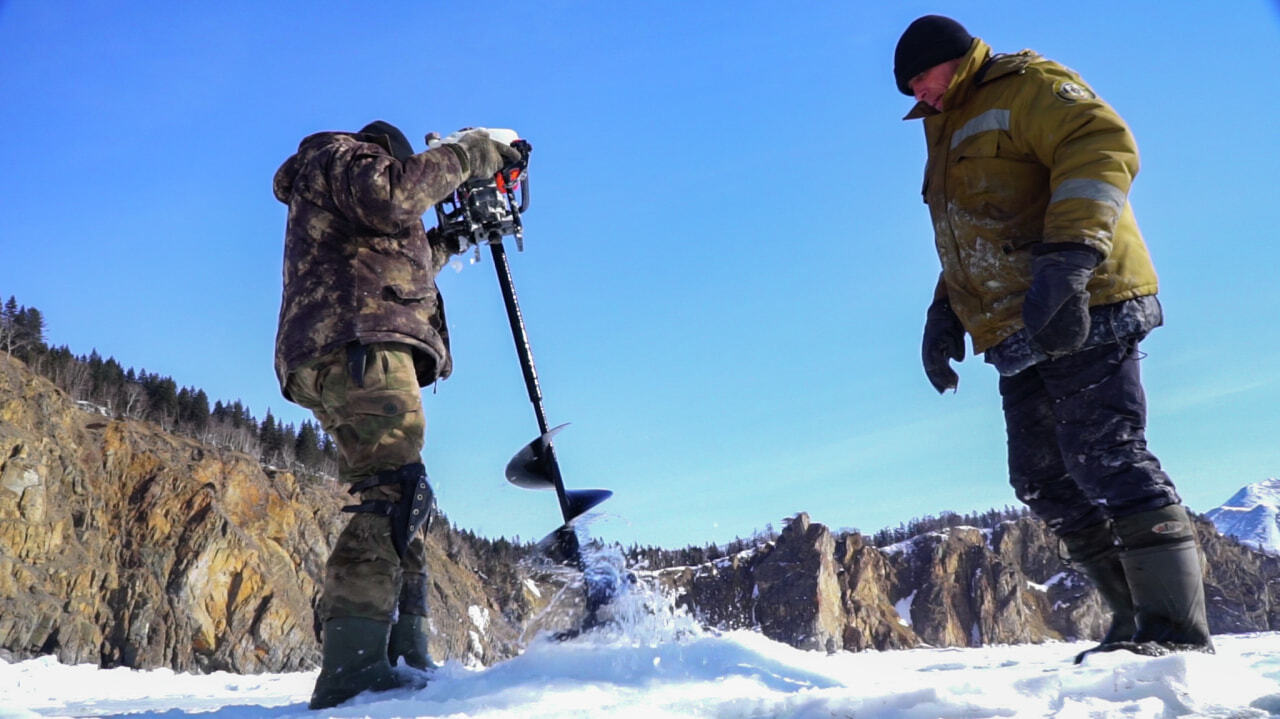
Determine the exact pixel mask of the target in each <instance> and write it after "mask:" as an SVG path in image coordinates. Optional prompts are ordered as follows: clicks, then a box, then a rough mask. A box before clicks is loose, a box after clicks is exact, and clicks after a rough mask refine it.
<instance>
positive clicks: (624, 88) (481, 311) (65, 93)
mask: <svg viewBox="0 0 1280 719" xmlns="http://www.w3.org/2000/svg"><path fill="white" fill-rule="evenodd" d="M369 5H370V6H372V5H373V4H369ZM364 8H365V6H364V5H363V4H361V5H357V4H354V3H337V2H329V3H325V2H293V3H247V2H230V3H217V4H208V3H172V2H130V3H105V2H74V3H73V2H30V1H27V2H22V1H17V2H15V1H13V0H10V1H9V2H4V3H0V97H3V98H4V100H3V103H0V127H2V128H3V130H4V131H3V133H0V156H2V157H3V158H4V170H5V171H4V172H0V217H3V218H4V221H3V223H0V296H3V298H7V297H8V296H9V295H16V296H17V297H18V300H19V302H20V303H22V304H25V305H28V306H35V307H38V308H39V309H40V310H42V311H43V312H44V314H45V317H46V320H47V325H48V327H47V335H48V339H49V340H50V341H51V342H53V343H55V344H66V345H68V346H70V347H71V349H72V350H73V351H75V352H77V353H85V354H87V353H88V352H89V351H90V350H91V349H97V350H98V351H99V352H100V353H101V354H103V355H104V356H114V357H115V358H116V359H117V360H119V361H120V362H121V363H122V364H124V365H125V366H133V367H136V368H146V369H147V370H149V371H153V372H160V373H162V374H167V375H170V376H172V377H173V378H174V379H175V380H176V381H177V382H178V383H179V384H180V385H184V386H195V387H200V388H202V389H204V390H206V391H207V392H208V393H209V395H210V397H211V398H213V399H224V400H230V399H241V400H243V401H244V402H246V403H247V404H248V406H249V407H250V408H251V410H252V411H253V412H254V413H255V414H256V415H257V416H258V417H259V418H261V417H263V416H264V415H265V413H266V410H267V409H268V408H270V409H271V411H272V412H273V413H274V414H275V415H276V416H278V417H280V418H282V419H284V420H285V421H289V422H293V423H295V424H296V423H298V422H300V421H302V420H303V419H306V418H308V417H309V414H308V413H306V412H305V411H304V410H301V409H300V408H297V407H294V406H292V405H290V404H289V403H287V402H286V401H284V400H283V399H282V398H281V397H280V395H279V393H278V390H277V387H276V381H275V377H274V374H273V371H272V359H271V357H272V346H273V341H274V334H275V322H276V314H277V311H278V308H279V292H280V262H281V248H282V239H283V228H284V220H285V208H284V206H283V205H281V204H279V203H278V202H276V201H275V199H274V198H273V197H272V194H271V177H272V174H273V173H274V171H275V169H276V167H278V166H279V164H280V163H281V162H282V161H283V160H284V159H285V158H286V157H287V156H288V155H289V154H291V152H292V151H293V150H294V148H296V146H297V143H298V141H299V140H300V139H301V138H302V137H303V136H305V135H307V134H309V133H312V132H315V131H319V130H340V129H356V128H358V127H360V126H362V125H364V124H365V123H366V122H368V121H370V120H373V119H379V118H380V119H385V120H388V121H390V122H393V123H395V124H397V125H399V126H400V127H401V128H402V129H403V130H404V131H405V134H406V135H408V136H409V137H410V139H411V140H413V141H414V142H415V144H416V145H417V146H418V147H421V137H422V135H423V134H424V133H426V132H427V131H431V130H436V131H440V132H443V133H448V132H450V131H452V130H454V129H457V128H459V127H463V126H471V125H485V126H493V127H512V128H515V129H516V130H518V131H519V132H520V133H521V134H522V135H523V136H524V137H526V138H528V139H529V140H530V142H531V143H532V144H533V147H534V152H533V157H532V161H531V189H532V194H533V205H532V207H531V208H530V210H529V212H528V213H527V215H526V218H525V219H526V228H527V232H526V251H525V252H524V253H523V254H519V255H516V254H514V253H513V255H512V271H513V273H514V275H515V281H516V287H517V290H518V292H519V294H520V299H521V305H522V308H523V310H524V314H525V319H526V321H527V324H528V326H529V332H530V335H531V338H532V343H533V350H534V355H535V358H536V360H537V364H538V370H539V374H540V377H541V380H542V384H543V391H544V394H545V395H546V407H547V411H548V414H549V416H550V419H551V422H552V423H553V424H556V423H560V422H572V423H573V424H572V425H571V426H570V427H569V428H568V429H567V430H566V431H565V432H564V433H563V434H561V435H560V437H559V439H558V441H557V447H558V451H559V456H560V459H561V464H562V467H563V471H564V475H565V478H566V482H567V483H568V484H569V485H570V486H571V487H606V488H609V489H613V490H614V491H615V492H616V496H615V497H614V498H613V499H611V500H610V501H609V502H608V503H606V504H605V505H603V506H602V509H603V510H606V514H605V516H604V517H603V518H602V519H601V520H600V521H599V522H597V523H596V524H595V525H594V526H593V531H594V532H595V533H596V534H598V535H599V536H601V537H603V538H606V539H610V540H618V541H622V542H624V543H630V542H640V543H646V544H659V545H666V546H677V545H683V544H687V543H704V542H708V541H716V542H725V541H728V540H730V539H732V538H733V537H734V536H737V535H741V536H747V535H749V534H750V533H751V532H753V531H754V530H757V529H762V528H764V527H765V525H766V524H768V523H773V524H774V525H775V526H778V524H779V520H781V519H782V518H783V517H786V516H788V515H790V514H793V513H795V512H797V511H807V512H809V513H810V515H811V516H812V517H813V518H814V519H815V520H817V521H821V522H824V523H827V524H829V525H831V526H833V527H837V528H839V527H856V528H859V529H862V530H864V531H868V532H869V531H875V530H876V529H879V528H881V527H884V526H888V525H896V524H897V523H898V522H899V521H904V520H907V519H910V518H911V517H915V516H921V515H925V514H936V513H938V512H941V511H944V510H955V511H970V510H982V509H987V508H989V507H993V506H1003V505H1005V504H1013V503H1015V500H1014V498H1013V495H1012V491H1011V490H1010V489H1009V488H1008V485H1007V481H1006V476H1007V473H1006V468H1005V444H1004V425H1003V420H1002V417H1001V414H1000V404H999V397H998V395H997V392H996V387H995V384H996V374H995V372H994V370H992V369H991V368H990V367H988V366H986V365H985V364H983V363H982V362H981V360H980V359H978V360H975V359H973V358H970V359H969V360H967V361H966V362H965V363H964V364H963V365H960V367H959V372H960V376H961V383H960V388H959V392H958V393H956V394H948V395H947V396H944V397H939V396H938V395H937V394H935V393H934V391H933V389H932V388H931V387H930V386H929V384H928V382H927V381H926V380H925V377H924V374H923V371H922V370H921V368H920V362H919V345H920V330H921V327H922V325H923V317H924V309H925V307H926V306H927V305H928V302H929V299H930V297H931V291H932V288H933V284H934V281H935V279H936V277H937V271H938V264H937V258H936V255H935V254H934V251H933V247H932V235H931V230H930V225H929V221H928V216H927V212H926V210H925V207H924V206H923V205H922V204H921V202H920V199H919V197H920V196H919V194H918V193H919V187H920V180H921V171H922V168H923V163H924V146H923V140H922V131H921V129H920V126H919V124H918V123H908V122H903V121H901V120H900V119H899V118H901V116H902V115H903V114H904V113H905V112H906V111H907V110H908V109H909V107H910V104H911V102H910V101H909V100H908V99H907V98H906V97H904V96H902V95H900V94H898V92H897V90H896V89H895V87H894V84H893V80H892V76H891V67H892V55H893V47H894V44H895V43H896V41H897V38H898V36H899V34H900V33H901V32H902V30H903V29H904V28H905V27H906V25H907V24H908V23H909V22H910V21H911V20H913V19H914V18H916V17H918V16H919V15H922V14H927V13H932V12H937V13H943V14H947V15H951V16H952V17H955V18H957V19H958V20H960V21H961V22H963V23H964V24H965V25H966V26H967V27H968V28H969V30H970V31H971V32H973V33H974V34H976V35H979V36H981V37H983V38H984V39H985V40H987V41H988V42H989V43H990V44H991V45H992V46H993V47H994V48H996V50H997V51H1015V50H1019V49H1022V48H1024V47H1030V48H1034V49H1036V50H1038V51H1040V52H1042V53H1043V54H1045V55H1047V56H1049V57H1051V58H1054V59H1057V60H1059V61H1061V62H1063V63H1065V64H1067V65H1068V66H1070V67H1072V68H1074V69H1076V70H1078V71H1079V72H1081V73H1082V74H1083V76H1084V78H1085V79H1086V80H1087V81H1088V82H1089V83H1090V84H1091V85H1092V86H1093V88H1094V89H1095V90H1096V91H1097V92H1098V93H1099V94H1100V95H1101V96H1102V97H1104V98H1106V99H1107V100H1108V101H1110V102H1111V103H1112V105H1114V106H1115V108H1116V109H1117V110H1118V111H1119V112H1120V113H1121V114H1122V115H1123V116H1124V117H1125V118H1126V120H1128V122H1129V124H1130V125H1131V127H1132V128H1133V130H1134V133H1135V135H1136V137H1137V139H1138V143H1139V147H1140V149H1141V153H1142V172H1141V174H1140V175H1139V177H1138V179H1137V181H1136V183H1135V185H1134V189H1133V192H1132V195H1131V200H1132V203H1133V205H1134V208H1135V211H1136V213H1137V217H1138V221H1139V224H1140V225H1141V227H1142V230H1143V232H1144V234H1145V236H1146V238H1147V242H1148V244H1149V246H1150V248H1151V251H1152V254H1153V257H1154V259H1155V263H1156V268H1157V270H1158V272H1159V274H1160V280H1161V293H1160V298H1161V301H1162V302H1163V303H1164V306H1165V311H1166V326H1165V327H1163V328H1161V329H1159V330H1157V331H1156V332H1155V333H1154V334H1153V335H1152V336H1151V337H1150V338H1149V339H1148V340H1147V341H1146V342H1145V343H1144V345H1143V349H1144V350H1145V351H1146V352H1147V353H1148V358H1147V360H1146V361H1145V362H1144V366H1143V371H1144V377H1145V382H1146V388H1147V394H1148V398H1149V404H1150V414H1151V416H1150V427H1149V439H1150V443H1151V447H1152V448H1153V449H1154V451H1155V452H1156V454H1157V455H1158V456H1159V457H1160V458H1161V460H1162V461H1163V463H1164V465H1165V466H1166V468H1167V469H1168V470H1169V472H1170V474H1171V475H1172V476H1173V478H1174V480H1175V482H1176V483H1177V485H1178V487H1179V489H1180V491H1181V492H1182V494H1183V496H1184V498H1185V499H1186V501H1187V503H1188V505H1189V506H1190V507H1191V508H1192V509H1194V510H1197V511H1206V510H1208V509H1210V508H1211V507H1213V506H1216V505H1218V504H1220V503H1221V502H1223V501H1225V500H1226V499H1227V498H1229V497H1230V496H1231V495H1232V494H1233V493H1234V492H1235V491H1236V490H1237V489H1239V487H1240V486H1242V485H1244V484H1247V483H1249V482H1254V481H1258V480H1261V479H1264V478H1266V477H1270V476H1276V475H1278V474H1280V444H1278V443H1277V440H1276V437H1277V435H1278V434H1280V421H1278V420H1277V407H1278V406H1280V363H1278V362H1277V361H1276V357H1277V356H1280V331H1277V326H1278V320H1280V317H1278V316H1277V315H1278V314H1280V311H1278V310H1277V308H1280V289H1278V288H1277V283H1276V282H1275V276H1276V271H1277V267H1280V248H1278V246H1277V243H1276V241H1275V240H1276V228H1277V220H1278V219H1280V217H1278V215H1280V209H1278V207H1280V203H1278V202H1277V201H1276V182H1275V174H1274V173H1275V167H1276V165H1277V161H1278V160H1280V139H1277V133H1276V120H1275V118H1276V113H1277V110H1278V109H1280V103H1278V101H1277V91H1278V90H1280V83H1278V82H1277V81H1276V79H1275V66H1276V61H1277V59H1278V58H1277V50H1276V48H1277V47H1278V46H1280V45H1278V42H1277V41H1278V39H1280V38H1278V33H1277V29H1278V28H1280V13H1278V12H1277V7H1276V5H1275V4H1272V3H1265V2H1237V3H1232V4H1231V5H1230V8H1231V9H1230V11H1229V12H1227V11H1224V10H1223V9H1222V6H1215V5H1212V4H1210V3H1199V2H1160V3H1156V2H1131V3H1115V2H1093V1H1092V0H1087V1H1084V2H1076V3H1072V4H1071V6H1070V9H1069V10H1068V9H1065V8H1063V7H1062V6H1060V5H1051V4H1040V5H1037V4H1034V3H1025V2H982V3H977V2H937V3H920V2H899V3H877V4H873V3H830V2H791V3H786V4H781V3H765V2H734V3H728V2H722V3H721V2H714V3H676V2H653V3H626V4H622V3H603V2H594V3H593V2H522V3H506V2H494V3H485V4H484V5H483V6H476V5H474V4H466V3H456V4H444V3H408V2H406V3H400V4H396V3H385V4H378V5H377V9H364ZM511 249H512V250H514V248H511ZM465 259H466V258H463V261H460V262H459V263H458V265H457V267H455V268H446V269H445V270H444V272H443V274H442V275H441V278H440V285H441V288H442V290H443V292H444V294H445V296H446V300H447V302H448V309H449V320H450V325H451V331H452V339H453V347H454V353H455V367H456V370H455V374H454V376H453V377H452V378H451V379H449V380H448V381H446V382H443V383H440V384H439V385H438V387H436V388H435V389H434V390H432V389H431V388H428V389H427V390H426V391H425V392H424V401H425V404H426V409H427V417H428V422H429V429H428V436H427V449H426V451H425V459H426V462H427V466H428V469H429V471H430V473H431V477H432V481H433V484H434V485H435V486H436V489H437V493H438V495H439V497H440V502H441V505H442V507H443V509H444V510H445V512H446V513H447V514H448V515H449V516H450V518H451V519H452V520H454V521H455V522H457V523H458V524H459V525H461V526H463V527H469V528H472V529H474V530H476V531H478V532H480V533H482V534H485V535H489V536H497V535H505V536H508V537H510V536H516V535H518V536H520V537H522V538H526V539H534V538H537V537H540V536H542V534H544V533H545V532H546V531H549V530H550V529H552V528H553V527H554V526H555V523H556V520H557V519H558V512H557V509H556V505H555V501H554V498H553V497H552V495H551V494H550V493H534V492H529V491H527V490H521V489H517V488H515V487H511V486H509V485H507V484H506V483H505V481H504V480H503V479H502V476H501V472H502V468H503V466H504V465H505V463H506V461H507V459H508V458H509V457H510V455H511V454H512V453H514V452H515V451H516V450H517V449H519V447H520V446H522V445H523V444H524V443H526V442H528V441H529V440H530V439H532V437H533V435H534V434H535V432H536V427H535V424H534V419H533V414H532V411H531V409H530V407H529V404H528V400H527V398H526V396H525V393H524V389H523V384H522V379H521V375H520V371H519V367H518V364H517V360H516V355H515V351H514V348H513V346H512V344H511V338H510V334H509V332H508V329H507V326H506V323H505V316H504V314H503V309H502V303H501V298H500V296H499V293H498V288H497V282H496V280H495V278H494V275H493V269H492V266H491V263H490V262H489V259H488V257H487V255H486V256H485V258H484V260H483V261H482V262H481V263H480V264H468V263H467V262H465Z"/></svg>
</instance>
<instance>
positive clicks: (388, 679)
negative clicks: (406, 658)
mask: <svg viewBox="0 0 1280 719" xmlns="http://www.w3.org/2000/svg"><path fill="white" fill-rule="evenodd" d="M390 632H391V623H390V622H380V621H378V620H376V619H366V618H364V617H335V618H333V619H330V620H329V621H327V622H325V623H324V649H323V657H322V659H321V665H320V676H318V677H316V687H315V690H313V691H312V692H311V703H310V704H309V705H308V706H309V708H311V709H328V708H329V707H334V706H337V705H339V704H341V703H343V702H345V701H347V700H348V699H350V698H352V697H354V696H355V695H357V694H360V693H362V692H367V691H374V692H381V691H386V690H388V689H395V688H396V687H398V686H401V682H400V681H399V680H397V679H396V676H395V674H394V673H393V672H392V671H391V664H390V663H388V662H387V636H388V634H389V633H390Z"/></svg>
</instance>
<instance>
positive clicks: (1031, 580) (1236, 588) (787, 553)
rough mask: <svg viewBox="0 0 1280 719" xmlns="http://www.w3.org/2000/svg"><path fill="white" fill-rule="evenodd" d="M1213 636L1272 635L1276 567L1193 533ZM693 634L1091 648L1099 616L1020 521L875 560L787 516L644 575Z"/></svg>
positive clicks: (881, 645)
mask: <svg viewBox="0 0 1280 719" xmlns="http://www.w3.org/2000/svg"><path fill="white" fill-rule="evenodd" d="M1197 530H1198V532H1199V536H1200V543H1201V546H1202V547H1203V551H1204V556H1205V558H1206V562H1205V566H1206V569H1205V588H1206V598H1207V600H1208V610H1209V625H1210V628H1211V630H1212V631H1213V632H1215V633H1230V632H1251V631H1266V630H1274V629H1280V559H1277V558H1276V557H1272V556H1269V555H1265V554H1261V553H1258V552H1255V551H1253V550H1251V549H1249V548H1247V547H1245V546H1242V545H1241V544H1240V543H1238V542H1236V541H1234V540H1232V539H1229V538H1224V537H1222V536H1220V535H1219V534H1218V533H1217V532H1216V531H1215V530H1214V529H1213V525H1212V524H1210V523H1208V522H1204V521H1202V522H1199V523H1198V525H1197ZM653 576H654V577H655V578H656V580H657V581H659V582H661V583H662V584H664V585H665V586H666V587H667V588H668V591H670V592H672V593H673V594H674V595H675V596H676V598H677V599H676V601H677V602H678V603H679V604H680V605H682V606H684V607H686V608H687V609H688V610H689V611H690V612H692V613H693V614H694V616H696V617H698V618H699V619H700V620H701V621H703V622H704V623H706V624H710V625H713V626H717V627H721V628H725V629H740V628H754V629H759V630H760V631H761V632H763V633H764V634H765V635H767V636H769V637H771V638H773V639H776V640H778V641H783V642H787V643H789V644H791V645H793V646H797V647H803V648H809V649H822V650H826V651H835V650H839V649H845V650H851V651H858V650H862V649H869V648H875V649H901V648H908V647H914V646H921V645H928V646H961V647H963V646H980V645H984V644H1014V643H1024V642H1044V641H1048V640H1055V639H1057V640H1061V639H1096V638H1099V637H1101V636H1102V634H1103V633H1104V632H1105V630H1106V627H1107V623H1108V616H1107V614H1106V613H1105V610H1104V609H1103V606H1102V604H1101V601H1100V599H1099V597H1098V595H1097V592H1096V591H1094V589H1093V588H1092V587H1091V586H1090V585H1089V584H1088V582H1087V581H1085V580H1084V578H1083V577H1082V576H1081V575H1079V574H1078V573H1076V572H1075V571H1074V570H1072V569H1071V568H1069V567H1068V566H1067V565H1066V564H1065V563H1064V562H1063V561H1062V559H1061V558H1060V557H1059V555H1058V552H1057V542H1056V540H1054V539H1053V538H1052V536H1051V535H1049V534H1048V533H1047V532H1046V530H1045V528H1044V525H1043V524H1041V523H1040V522H1038V521H1036V520H1034V519H1022V520H1018V521H1015V522H1005V523H1003V524H1001V525H999V526H997V527H995V528H994V529H985V530H983V529H976V528H972V527H956V528H953V529H950V530H947V531H944V532H932V533H929V534H925V535H921V536H919V537H915V538H913V539H911V540H909V541H906V542H902V543H900V544H896V545H893V546H890V547H886V548H883V549H877V548H874V547H871V546H870V545H868V544H867V543H866V540H865V539H864V538H863V537H862V536H861V535H858V534H856V533H853V534H847V535H844V536H841V537H838V538H837V537H834V536H833V535H832V533H831V532H830V531H829V530H828V529H827V528H826V527H824V526H822V525H821V524H816V523H811V522H810V521H809V517H808V516H807V515H805V514H800V515H798V516H796V517H794V518H793V519H791V520H790V521H789V522H788V524H787V525H786V527H785V528H784V529H783V531H782V533H781V534H780V535H779V537H778V539H777V540H776V541H775V542H773V543H771V544H769V545H765V546H762V547H757V548H755V549H753V550H751V551H749V552H744V553H741V554H737V555H733V556H730V557H727V558H724V559H720V560H717V561H715V562H711V563H708V564H704V565H700V566H697V567H680V568H673V569H666V570H660V571H657V572H654V573H653Z"/></svg>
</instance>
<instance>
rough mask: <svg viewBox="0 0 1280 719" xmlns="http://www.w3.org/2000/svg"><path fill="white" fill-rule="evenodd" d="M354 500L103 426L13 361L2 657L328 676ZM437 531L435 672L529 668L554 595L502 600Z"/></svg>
mask: <svg viewBox="0 0 1280 719" xmlns="http://www.w3.org/2000/svg"><path fill="white" fill-rule="evenodd" d="M347 500H348V498H347V495H346V494H345V493H343V492H342V491H341V490H340V488H339V487H338V486H337V484H336V483H334V482H329V481H314V480H307V481H300V480H299V479H298V478H296V477H295V476H294V475H293V474H291V473H289V472H281V471H275V470H272V469H270V468H263V467H262V466H260V465H259V464H258V462H257V461H256V460H255V459H253V458H251V457H249V456H247V455H244V454H240V453H237V452H231V451H226V450H219V449H214V448H211V447H209V446H206V445H203V444H201V443H199V442H196V441H194V440H190V439H185V438H180V437H175V436H173V435H170V434H166V433H164V432H162V431H160V429H159V428H158V427H156V426H154V425H151V424H148V423H143V422H136V421H132V420H118V419H112V418H109V417H105V416H102V415H101V414H98V413H95V412H92V411H86V410H85V409H82V408H80V407H77V405H76V404H75V403H74V402H72V401H70V399H69V398H68V397H67V396H66V395H65V394H64V393H62V392H61V391H60V390H58V389H57V388H55V387H54V386H53V385H52V384H50V383H49V382H47V381H45V380H44V379H42V378H40V377H38V376H36V375H34V374H32V373H31V372H29V371H28V370H27V369H26V367H25V366H24V365H22V364H21V363H20V362H18V361H16V360H13V359H10V358H8V357H6V356H3V355H0V652H3V653H6V654H7V655H8V656H10V657H14V658H26V657H29V656H34V655H37V654H54V655H56V656H57V657H58V658H59V659H60V660H61V661H64V662H76V663H78V662H91V663H96V664H101V665H104V666H115V665H124V666H131V667H147V668H151V667H159V666H167V667H171V668H173V669H176V670H203V671H210V670H217V669H224V670H229V671H235V672H257V671H286V670H292V669H300V668H307V667H311V666H314V665H315V664H316V663H317V661H318V658H319V645H318V644H317V642H316V639H315V636H314V634H313V628H312V627H313V612H312V607H313V605H314V603H315V600H316V597H317V593H318V590H319V582H320V580H321V578H322V575H323V569H324V561H325V558H326V557H327V556H328V553H329V548H330V547H331V546H332V543H333V541H334V539H335V538H336V536H337V532H338V530H339V529H340V528H341V527H342V525H343V523H344V517H341V516H339V514H340V513H339V508H340V507H341V506H342V505H343V504H346V503H348V501H347ZM436 525H437V526H436V527H435V528H433V531H432V534H431V541H430V542H429V543H428V544H429V551H430V556H429V562H430V569H431V577H432V587H431V590H432V591H431V594H432V596H431V597H430V601H431V610H432V616H431V626H432V630H433V632H434V635H433V636H432V651H433V654H435V656H436V657H437V658H461V659H463V660H465V661H471V662H491V661H494V660H497V659H501V658H503V657H506V656H511V655H512V654H513V653H515V652H516V651H517V650H518V648H519V642H520V632H521V631H522V630H521V626H522V624H523V618H524V616H525V615H527V614H528V613H529V612H532V611H537V610H538V608H539V602H540V601H541V600H540V598H539V592H538V588H537V585H536V584H533V583H529V584H525V583H519V584H516V583H515V582H514V580H513V581H508V582H507V584H506V585H504V586H501V587H497V586H493V584H492V583H490V584H489V585H488V586H486V584H483V583H482V582H481V579H480V578H479V577H478V573H477V572H476V571H475V565H476V563H477V559H476V557H475V556H474V553H473V552H472V551H470V549H469V547H468V546H467V545H466V543H465V542H462V541H460V539H459V536H458V535H456V534H455V533H454V532H453V531H452V530H451V529H450V528H449V527H448V524H447V522H437V523H436ZM542 594H544V595H545V594H546V593H545V592H543V593H542ZM496 596H502V597H503V598H504V604H505V606H504V607H499V606H498V603H497V602H496V601H495V599H493V598H492V597H496ZM504 610H505V612H504Z"/></svg>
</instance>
